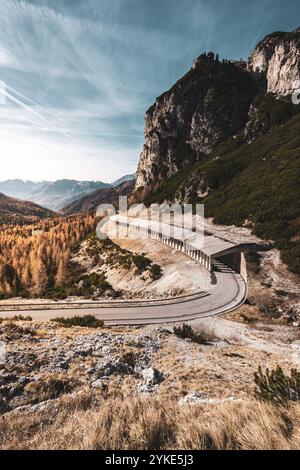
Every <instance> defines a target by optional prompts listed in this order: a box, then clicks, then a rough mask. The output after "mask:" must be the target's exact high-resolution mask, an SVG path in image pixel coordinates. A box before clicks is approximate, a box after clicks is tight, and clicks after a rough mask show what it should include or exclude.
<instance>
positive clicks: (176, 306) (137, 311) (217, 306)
mask: <svg viewBox="0 0 300 470" xmlns="http://www.w3.org/2000/svg"><path fill="white" fill-rule="evenodd" d="M212 275H213V277H214V284H213V285H212V287H211V289H210V290H209V291H208V292H207V293H206V294H203V293H202V294H200V293H199V296H194V297H193V296H191V298H185V299H180V298H178V299H172V300H170V303H164V304H162V303H161V301H159V300H157V301H155V302H153V301H152V302H136V304H137V305H136V306H134V305H133V302H130V303H129V304H128V306H126V303H125V306H124V302H122V304H121V303H118V302H116V304H117V305H115V306H112V304H110V305H109V306H104V304H102V305H101V306H99V307H97V306H91V307H87V308H82V307H81V308H76V307H74V308H72V307H71V304H69V306H68V308H63V307H62V308H59V304H56V305H55V309H54V308H53V305H51V306H50V305H49V307H48V309H47V307H43V308H42V309H41V310H36V309H34V310H33V309H32V308H28V310H26V307H25V309H24V308H22V310H21V311H19V312H18V313H20V314H22V315H30V316H31V317H32V318H33V320H38V321H47V320H51V319H53V318H57V317H72V316H75V315H78V316H79V315H83V314H84V315H86V314H92V315H94V316H95V317H96V318H99V319H102V320H104V322H105V324H106V325H145V324H159V323H170V322H183V321H190V320H195V319H199V318H205V317H209V316H213V315H220V314H223V313H227V312H230V311H233V310H235V309H236V308H238V307H239V306H240V305H241V304H242V303H243V302H244V300H245V296H246V290H247V289H246V283H245V281H244V279H243V278H242V276H241V275H240V274H238V273H236V272H235V271H233V270H232V269H231V268H229V267H227V266H225V265H224V264H223V263H221V262H218V261H216V265H215V269H214V272H213V273H212ZM8 310H9V309H8ZM8 310H6V311H5V310H4V306H2V308H1V311H0V316H1V317H2V318H10V317H13V316H15V315H16V314H17V312H16V311H8Z"/></svg>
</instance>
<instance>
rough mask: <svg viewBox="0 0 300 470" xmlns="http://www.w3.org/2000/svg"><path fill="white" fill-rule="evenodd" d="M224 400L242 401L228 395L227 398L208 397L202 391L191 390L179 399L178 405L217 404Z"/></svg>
mask: <svg viewBox="0 0 300 470" xmlns="http://www.w3.org/2000/svg"><path fill="white" fill-rule="evenodd" d="M226 401H234V402H240V401H242V400H241V399H239V398H234V397H229V398H208V397H207V396H206V395H204V394H203V393H199V392H191V393H188V394H187V395H186V396H185V397H184V398H181V400H179V402H178V404H179V405H218V404H219V403H224V402H226Z"/></svg>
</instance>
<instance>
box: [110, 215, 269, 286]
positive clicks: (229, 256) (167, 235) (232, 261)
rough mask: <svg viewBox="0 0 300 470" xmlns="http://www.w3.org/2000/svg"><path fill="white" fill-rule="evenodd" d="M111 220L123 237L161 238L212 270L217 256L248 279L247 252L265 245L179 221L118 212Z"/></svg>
mask: <svg viewBox="0 0 300 470" xmlns="http://www.w3.org/2000/svg"><path fill="white" fill-rule="evenodd" d="M110 221H111V222H114V223H115V224H116V226H117V227H118V228H119V236H121V237H129V238H130V236H133V237H135V236H136V237H139V236H141V238H150V239H152V240H158V241H160V242H161V243H164V244H165V245H168V246H170V247H171V248H174V249H176V250H179V251H182V252H184V253H185V254H187V255H188V256H190V257H191V258H193V259H195V260H196V261H198V262H199V263H200V264H201V265H202V266H204V267H205V268H206V269H208V270H209V271H212V270H213V267H214V264H215V260H219V261H222V262H223V263H224V264H226V265H227V266H230V267H231V268H232V269H234V270H235V271H236V272H237V273H239V274H241V275H242V276H243V277H244V279H245V280H246V277H247V276H246V266H245V260H244V253H245V252H246V251H257V250H259V249H262V247H261V246H260V245H258V244H257V243H247V244H245V243H243V244H234V243H232V242H230V241H228V240H224V239H221V238H219V237H216V236H214V235H212V234H210V233H207V232H204V233H203V234H201V233H199V232H195V231H193V230H191V229H185V228H183V227H180V226H178V225H170V224H165V223H162V222H158V221H153V220H146V219H141V218H131V217H126V216H123V215H114V216H111V217H110Z"/></svg>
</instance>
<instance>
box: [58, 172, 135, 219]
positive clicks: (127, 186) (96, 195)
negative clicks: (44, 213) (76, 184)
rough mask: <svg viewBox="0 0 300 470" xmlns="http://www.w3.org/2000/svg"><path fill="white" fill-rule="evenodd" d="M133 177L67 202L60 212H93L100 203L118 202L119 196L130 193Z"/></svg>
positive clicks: (66, 213) (133, 182)
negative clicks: (117, 184) (114, 185)
mask: <svg viewBox="0 0 300 470" xmlns="http://www.w3.org/2000/svg"><path fill="white" fill-rule="evenodd" d="M134 184H135V179H131V180H129V181H128V180H126V181H124V182H123V183H121V184H120V185H119V186H117V187H110V188H105V189H98V190H97V191H94V192H93V193H91V194H88V195H87V196H84V197H83V198H81V199H79V200H77V201H74V202H72V203H71V204H68V205H67V206H66V207H64V208H63V209H62V210H61V212H62V214H64V215H67V216H68V215H74V214H79V213H83V212H94V211H96V209H97V207H98V206H99V205H100V204H104V203H105V204H114V203H117V202H118V198H119V196H127V195H129V194H131V192H132V190H133V187H134Z"/></svg>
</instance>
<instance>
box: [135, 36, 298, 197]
mask: <svg viewBox="0 0 300 470" xmlns="http://www.w3.org/2000/svg"><path fill="white" fill-rule="evenodd" d="M299 87H300V29H299V30H296V31H294V32H293V33H273V34H271V35H269V36H267V37H266V38H265V39H264V40H263V41H261V42H260V43H259V44H258V46H257V47H256V49H255V51H254V52H253V54H252V56H251V57H250V59H249V61H248V63H244V62H234V61H222V62H220V61H219V60H218V57H215V56H214V54H213V53H209V54H202V55H201V56H200V57H198V59H196V60H195V61H194V63H193V66H192V69H191V70H190V71H189V72H188V73H187V74H186V75H185V76H184V77H182V78H181V79H180V80H179V81H178V82H177V83H176V84H175V85H174V86H173V87H172V88H171V89H170V90H169V91H167V92H166V93H164V94H163V95H162V96H160V97H159V98H157V100H156V102H155V103H154V104H153V106H151V107H150V109H149V110H148V111H147V113H146V119H145V144H144V148H143V151H142V154H141V157H140V161H139V165H138V170H137V181H136V186H135V188H136V190H139V193H140V195H141V199H143V197H144V196H145V195H147V194H148V193H149V192H151V191H153V190H155V189H157V188H158V187H159V186H161V184H162V183H164V182H165V181H166V180H167V179H169V178H170V177H171V176H173V175H174V174H175V173H177V172H178V171H179V170H181V169H182V168H184V167H186V166H187V165H189V164H191V163H194V162H195V161H201V159H204V158H209V155H210V154H211V152H212V151H213V150H214V148H215V147H216V146H217V145H219V144H220V143H221V142H223V141H225V140H226V139H227V138H228V137H230V136H233V135H235V134H236V133H238V132H243V133H244V137H245V140H246V141H247V142H252V141H253V140H255V139H256V138H257V137H259V136H260V135H262V134H265V133H266V132H268V130H269V129H270V127H272V125H273V124H274V125H278V122H273V117H272V116H271V115H269V113H268V112H265V111H264V112H262V110H261V106H260V105H259V106H258V105H257V102H256V101H257V98H258V97H261V96H268V93H269V94H273V99H274V98H276V97H279V98H284V97H286V96H287V95H290V94H291V93H292V92H294V90H295V89H296V88H299ZM274 95H275V96H274ZM272 107H273V105H272Z"/></svg>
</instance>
